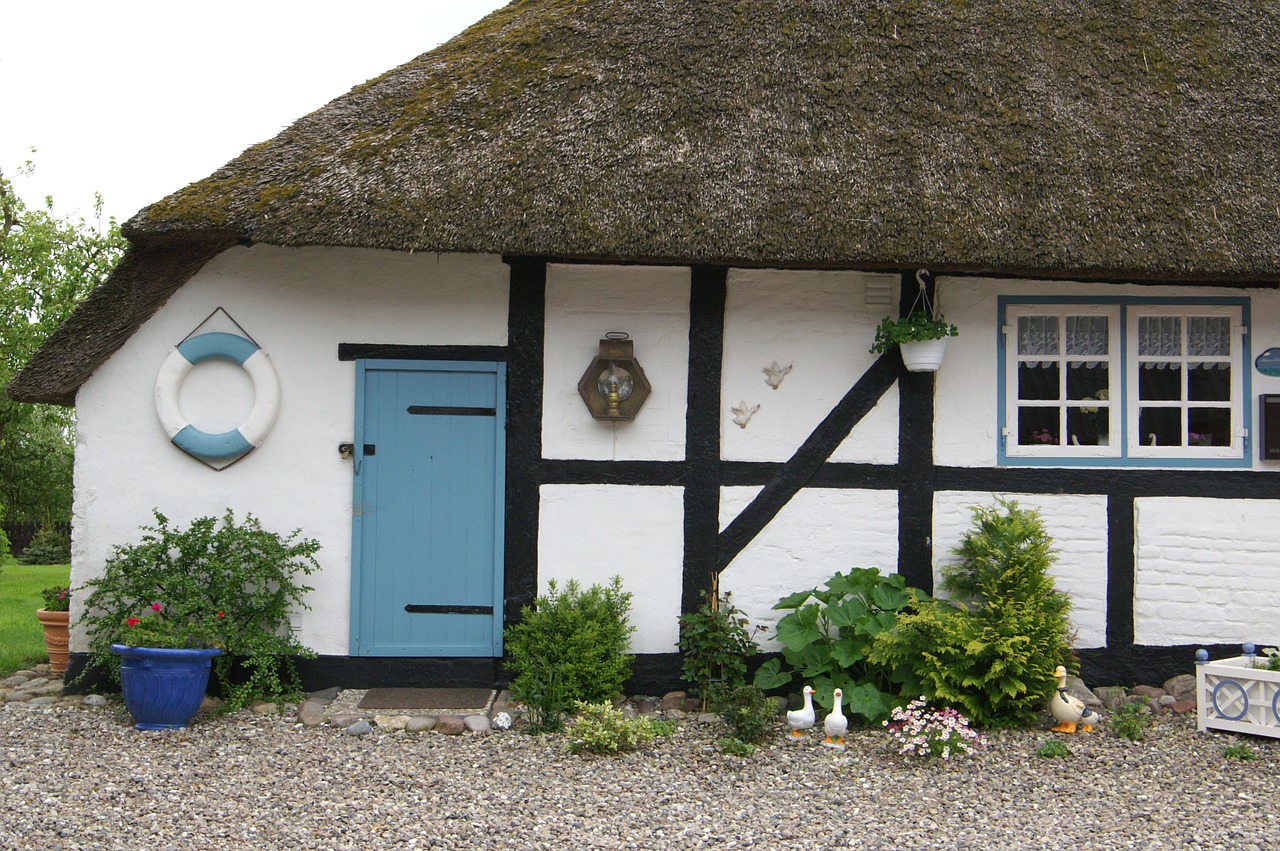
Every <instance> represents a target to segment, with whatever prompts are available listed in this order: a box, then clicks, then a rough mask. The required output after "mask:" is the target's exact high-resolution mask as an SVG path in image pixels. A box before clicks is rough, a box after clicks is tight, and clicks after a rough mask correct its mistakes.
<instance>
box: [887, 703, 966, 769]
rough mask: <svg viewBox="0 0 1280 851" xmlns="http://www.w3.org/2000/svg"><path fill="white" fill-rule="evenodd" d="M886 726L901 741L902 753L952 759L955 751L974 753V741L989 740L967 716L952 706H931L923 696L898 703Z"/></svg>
mask: <svg viewBox="0 0 1280 851" xmlns="http://www.w3.org/2000/svg"><path fill="white" fill-rule="evenodd" d="M884 726H885V727H887V728H888V730H889V735H891V736H893V738H894V740H895V741H896V742H897V743H898V744H899V745H901V747H900V748H899V749H898V753H900V754H910V755H914V756H933V757H942V758H943V759H950V758H951V755H952V754H969V753H973V748H974V745H978V746H984V745H986V743H987V740H986V739H984V738H983V737H982V736H979V735H978V733H977V732H976V731H975V730H973V729H972V728H970V726H969V719H968V718H965V717H964V716H963V715H961V714H960V713H959V712H957V711H956V710H954V709H952V708H951V707H950V706H947V707H943V708H942V709H929V708H928V706H927V705H926V703H925V699H924V698H923V697H921V698H917V699H916V700H913V701H911V702H910V703H908V704H907V705H906V707H902V706H899V707H896V708H895V709H894V710H893V712H892V713H891V714H890V715H889V720H887V721H885V722H884Z"/></svg>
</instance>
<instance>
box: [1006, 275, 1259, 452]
mask: <svg viewBox="0 0 1280 851" xmlns="http://www.w3.org/2000/svg"><path fill="white" fill-rule="evenodd" d="M996 303H997V310H996V313H997V316H996V360H997V369H998V373H997V378H996V384H997V386H996V417H997V422H996V463H998V464H1000V465H1001V466H1006V467H1196V468H1242V467H1243V468H1249V467H1252V466H1253V436H1254V431H1255V428H1254V423H1253V354H1252V351H1251V341H1250V337H1251V335H1252V331H1253V325H1252V322H1251V317H1250V312H1249V299H1248V298H1246V297H1240V296H1229V297H1224V298H1206V297H1202V296H1171V297H1168V298H1160V297H1145V296H1097V297H1095V296H1039V295H1037V296H1000V297H999V298H998V299H997V300H996ZM1028 304H1031V305H1034V304H1046V305H1048V304H1051V305H1073V304H1084V305H1118V306H1119V307H1120V346H1121V348H1120V351H1121V359H1120V365H1121V369H1120V400H1121V401H1120V411H1121V413H1122V414H1123V415H1125V416H1126V417H1127V412H1128V410H1129V376H1128V372H1129V371H1128V365H1127V363H1126V362H1125V359H1126V358H1127V357H1128V351H1129V349H1128V342H1129V340H1128V333H1129V317H1128V308H1130V307H1139V306H1156V307H1161V306H1168V307H1178V306H1187V307H1190V306H1195V305H1212V306H1218V307H1239V308H1240V323H1241V324H1242V325H1244V327H1245V328H1246V329H1247V330H1246V331H1245V333H1244V334H1243V335H1242V337H1241V341H1240V364H1239V367H1240V369H1241V370H1243V375H1242V376H1241V393H1242V395H1243V396H1244V398H1243V399H1242V400H1241V411H1240V417H1241V420H1242V421H1243V426H1244V428H1246V429H1248V435H1247V436H1246V437H1245V438H1244V439H1243V441H1242V447H1241V457H1239V458H1132V457H1130V456H1129V441H1128V438H1127V435H1126V438H1125V440H1124V441H1123V442H1122V444H1121V447H1120V455H1119V456H1118V457H1115V458H1062V457H1058V458H1050V457H1036V458H1028V457H1025V456H1018V455H1015V456H1012V457H1010V456H1009V455H1008V454H1007V453H1006V452H1005V441H1004V428H1005V423H1006V422H1007V420H1008V416H1007V415H1008V411H1007V409H1006V406H1005V398H1006V391H1007V389H1008V388H1007V386H1006V385H1007V383H1008V382H1007V381H1006V378H1005V376H1006V358H1007V357H1008V351H1007V346H1006V336H1005V334H1004V327H1005V325H1007V324H1008V309H1009V307H1011V306H1021V305H1028Z"/></svg>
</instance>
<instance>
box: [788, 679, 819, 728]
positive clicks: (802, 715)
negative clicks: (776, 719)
mask: <svg viewBox="0 0 1280 851" xmlns="http://www.w3.org/2000/svg"><path fill="white" fill-rule="evenodd" d="M815 721H817V716H815V715H814V714H813V686H805V687H804V706H802V707H800V708H799V709H792V710H790V711H789V712H787V724H789V725H790V726H791V737H792V738H794V739H803V738H804V733H802V732H800V731H801V730H808V729H809V728H810V727H812V726H813V725H814V722H815Z"/></svg>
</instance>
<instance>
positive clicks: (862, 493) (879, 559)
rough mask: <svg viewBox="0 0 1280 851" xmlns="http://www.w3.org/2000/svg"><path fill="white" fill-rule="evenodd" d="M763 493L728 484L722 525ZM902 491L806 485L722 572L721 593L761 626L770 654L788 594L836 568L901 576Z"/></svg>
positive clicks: (826, 576)
mask: <svg viewBox="0 0 1280 851" xmlns="http://www.w3.org/2000/svg"><path fill="white" fill-rule="evenodd" d="M758 492H759V488H754V487H729V488H724V489H722V490H721V492H720V526H721V528H724V527H725V526H727V525H728V524H729V522H730V521H731V520H732V519H733V518H734V517H736V516H737V515H738V514H739V513H740V512H741V511H742V509H743V508H745V507H746V506H747V505H748V504H749V503H750V502H751V500H752V499H754V498H755V496H756V494H757V493H758ZM897 564H898V494H897V492H896V491H873V490H836V489H828V488H805V489H803V490H801V491H800V492H799V493H798V494H796V496H795V498H794V499H792V500H791V502H790V503H788V504H787V506H786V507H785V508H783V509H782V511H780V512H778V516H777V517H775V518H773V520H772V521H771V522H770V523H769V524H768V525H767V526H765V528H764V530H763V531H761V533H760V534H759V535H758V536H757V537H756V538H755V540H753V541H752V542H751V543H749V544H748V545H747V546H746V547H745V548H744V549H743V551H742V552H741V553H739V554H738V557H737V558H735V559H734V560H733V561H732V562H731V563H730V564H729V566H728V567H727V568H725V570H724V572H723V573H721V575H720V590H721V592H722V593H723V592H729V593H731V594H732V598H731V599H732V602H733V604H734V605H735V606H737V607H738V608H739V609H741V610H742V611H743V613H744V614H746V615H747V617H748V618H750V620H751V623H752V625H753V626H754V625H757V624H759V625H762V626H764V627H766V628H767V632H765V633H762V634H761V636H760V646H761V647H762V648H763V649H764V650H766V651H772V650H777V649H778V648H779V645H778V643H777V642H776V641H773V640H772V639H769V638H766V636H772V635H773V634H774V630H775V629H776V627H777V624H778V619H779V617H781V616H782V615H784V614H786V613H785V612H775V611H773V604H774V603H776V602H778V600H780V599H782V598H783V597H785V596H786V595H788V594H791V593H793V592H795V591H801V590H804V589H805V588H816V587H818V586H820V585H822V583H823V582H825V581H826V580H827V579H830V578H831V576H832V575H833V574H834V573H835V572H836V571H842V572H847V571H848V570H849V569H850V568H852V567H875V568H879V569H880V571H881V572H883V573H895V572H897Z"/></svg>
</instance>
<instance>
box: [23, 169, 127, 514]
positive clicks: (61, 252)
mask: <svg viewBox="0 0 1280 851" xmlns="http://www.w3.org/2000/svg"><path fill="white" fill-rule="evenodd" d="M31 167H32V166H31V164H30V163H27V165H26V166H25V167H24V169H23V171H22V173H26V172H27V171H29V170H30V169H31ZM94 216H95V222H94V223H92V224H91V223H89V222H86V221H85V220H84V218H78V219H76V220H74V221H73V220H72V219H70V218H59V217H57V216H55V215H54V213H53V199H52V198H45V200H44V206H43V208H40V209H31V208H28V206H27V205H26V204H25V203H24V202H23V200H22V199H21V198H20V197H18V194H17V192H16V191H15V190H14V188H13V184H12V183H11V182H10V181H9V180H8V179H6V178H5V176H4V174H3V173H0V387H4V386H5V385H7V384H8V383H9V381H10V379H12V378H13V376H14V374H15V373H16V372H17V371H18V370H19V369H21V368H22V365H23V364H25V363H26V362H27V359H28V358H30V357H31V355H32V354H33V353H34V352H35V350H36V349H37V348H39V346H40V344H41V343H43V342H44V340H45V338H46V337H48V336H49V334H50V333H51V332H52V331H53V329H54V328H56V327H57V326H58V324H59V323H60V322H62V320H63V319H65V318H66V317H67V315H68V314H69V313H71V311H72V310H73V309H74V308H75V306H76V304H77V303H79V301H80V300H81V299H82V298H84V297H85V296H86V295H87V294H88V293H89V291H90V290H92V289H93V288H94V287H95V286H97V285H98V284H99V283H100V282H101V281H102V280H103V279H104V278H105V277H106V276H107V275H108V274H109V273H110V272H111V270H112V269H113V268H115V265H116V263H117V261H119V259H120V256H121V254H123V252H124V247H125V241H124V237H123V236H121V234H120V228H119V226H118V225H117V224H116V222H115V220H114V219H111V220H109V221H108V222H107V224H106V226H105V227H104V226H103V224H102V198H101V196H98V199H97V203H96V204H95V205H94ZM74 428H75V419H74V412H73V411H72V410H70V409H66V408H60V407H57V406H54V405H31V404H25V403H21V402H15V401H13V400H12V399H10V398H9V397H8V396H4V395H0V504H3V505H4V506H5V509H6V512H7V514H8V516H9V518H10V519H11V520H36V521H38V520H44V519H50V518H52V519H55V520H65V519H68V518H69V517H70V516H71V459H72V450H73V445H74Z"/></svg>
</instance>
